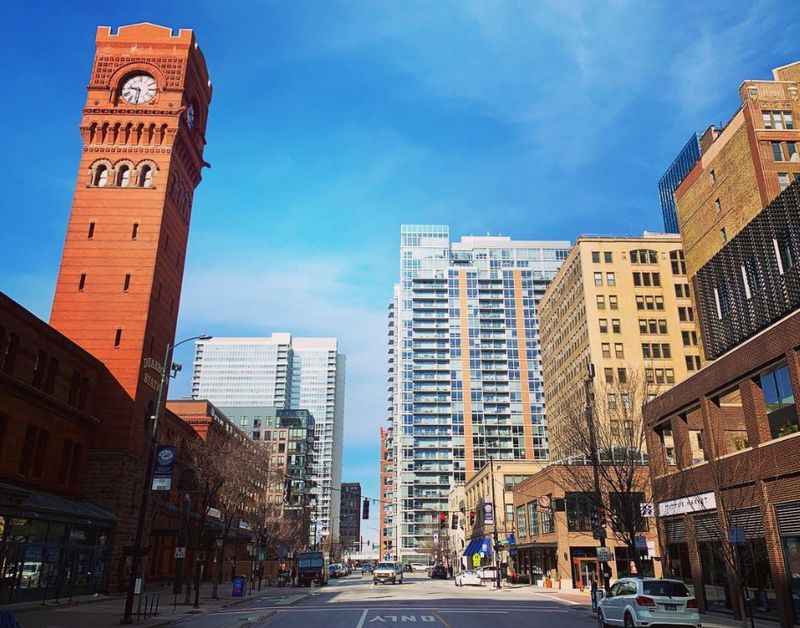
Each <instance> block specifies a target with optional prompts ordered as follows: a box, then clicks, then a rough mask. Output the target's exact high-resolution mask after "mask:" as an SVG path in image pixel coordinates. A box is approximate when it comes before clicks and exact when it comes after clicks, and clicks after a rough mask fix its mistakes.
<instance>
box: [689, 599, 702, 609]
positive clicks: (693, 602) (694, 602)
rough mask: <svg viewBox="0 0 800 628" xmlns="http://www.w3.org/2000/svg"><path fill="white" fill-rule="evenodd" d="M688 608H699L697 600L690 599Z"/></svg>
mask: <svg viewBox="0 0 800 628" xmlns="http://www.w3.org/2000/svg"><path fill="white" fill-rule="evenodd" d="M686 608H699V607H698V606H697V600H696V599H695V598H690V599H689V601H688V602H686Z"/></svg>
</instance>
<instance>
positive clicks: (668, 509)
mask: <svg viewBox="0 0 800 628" xmlns="http://www.w3.org/2000/svg"><path fill="white" fill-rule="evenodd" d="M716 507H717V499H716V497H715V496H714V493H701V494H700V495H691V496H689V497H681V498H679V499H671V500H670V501H666V502H660V503H659V504H658V516H659V517H669V516H671V515H685V514H687V513H690V512H702V511H704V510H714V509H715V508H716Z"/></svg>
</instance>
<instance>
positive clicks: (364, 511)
mask: <svg viewBox="0 0 800 628" xmlns="http://www.w3.org/2000/svg"><path fill="white" fill-rule="evenodd" d="M361 518H362V519H369V499H368V498H366V497H365V498H364V503H363V504H361Z"/></svg>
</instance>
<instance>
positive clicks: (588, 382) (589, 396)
mask: <svg viewBox="0 0 800 628" xmlns="http://www.w3.org/2000/svg"><path fill="white" fill-rule="evenodd" d="M588 369H589V370H588V373H587V374H586V379H585V380H584V382H583V383H584V390H585V394H586V427H587V429H588V430H589V447H590V449H591V455H592V474H593V479H594V495H595V503H596V504H597V512H598V517H597V526H596V529H595V530H593V532H594V533H595V536H597V537H599V538H598V540H599V541H600V547H602V548H605V547H606V528H605V523H604V522H605V516H603V511H604V508H603V495H602V492H601V491H600V455H599V452H598V451H597V433H596V432H595V429H594V410H593V402H594V392H593V381H594V364H589V367H588ZM601 516H602V518H601ZM598 563H600V572H601V577H602V578H603V589H605V592H606V593H608V576H607V572H606V569H607V567H608V565H607V563H606V561H598Z"/></svg>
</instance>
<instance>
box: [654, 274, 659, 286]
mask: <svg viewBox="0 0 800 628" xmlns="http://www.w3.org/2000/svg"><path fill="white" fill-rule="evenodd" d="M653 285H654V286H660V285H661V274H660V273H653Z"/></svg>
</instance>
